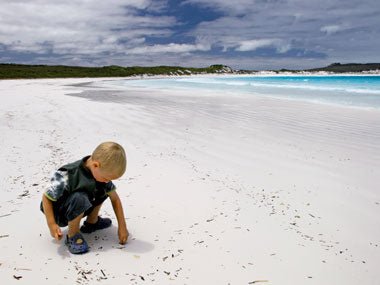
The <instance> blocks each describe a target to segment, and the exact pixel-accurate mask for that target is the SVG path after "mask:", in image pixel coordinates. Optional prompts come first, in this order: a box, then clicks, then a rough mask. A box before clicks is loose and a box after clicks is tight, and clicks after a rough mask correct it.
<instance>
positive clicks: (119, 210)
mask: <svg viewBox="0 0 380 285" xmlns="http://www.w3.org/2000/svg"><path fill="white" fill-rule="evenodd" d="M109 197H110V199H111V203H112V207H113V210H114V212H115V215H116V218H117V223H118V225H119V229H118V235H119V242H120V244H125V243H126V242H127V239H128V236H129V233H128V230H127V224H126V223H125V218H124V211H123V206H122V204H121V200H120V198H119V195H118V194H117V192H116V191H112V192H111V193H109Z"/></svg>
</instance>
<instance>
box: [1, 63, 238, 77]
mask: <svg viewBox="0 0 380 285" xmlns="http://www.w3.org/2000/svg"><path fill="white" fill-rule="evenodd" d="M232 72H233V70H232V69H231V68H230V67H228V66H225V65H221V64H216V65H211V66H209V67H206V68H191V67H189V68H187V67H180V66H154V67H140V66H132V67H122V66H116V65H111V66H103V67H81V66H64V65H54V66H52V65H23V64H0V79H27V78H80V77H126V76H138V75H189V74H208V73H232Z"/></svg>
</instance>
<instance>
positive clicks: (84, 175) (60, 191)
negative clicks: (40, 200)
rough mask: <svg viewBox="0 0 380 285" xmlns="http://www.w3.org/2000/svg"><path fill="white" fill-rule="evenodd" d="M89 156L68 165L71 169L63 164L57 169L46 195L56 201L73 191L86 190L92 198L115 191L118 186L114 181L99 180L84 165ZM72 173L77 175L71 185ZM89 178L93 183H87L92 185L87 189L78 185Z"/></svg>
mask: <svg viewBox="0 0 380 285" xmlns="http://www.w3.org/2000/svg"><path fill="white" fill-rule="evenodd" d="M88 157H89V156H86V157H84V158H83V159H82V160H80V161H76V162H74V163H72V164H68V165H66V166H70V167H71V168H70V169H66V166H63V167H61V168H60V169H59V170H57V171H55V172H54V173H53V174H52V176H51V179H50V184H49V185H48V187H47V190H46V192H45V196H46V197H47V198H48V199H49V200H51V201H53V202H55V201H57V200H58V199H60V198H61V197H63V196H64V195H65V194H69V193H70V192H72V191H85V192H87V193H88V194H89V195H91V197H90V198H92V199H96V198H100V197H104V195H109V194H110V193H111V192H112V191H115V190H116V186H115V185H114V184H113V183H112V181H109V182H107V183H104V182H98V181H96V180H95V179H94V177H93V176H92V174H91V172H90V171H89V170H88V169H86V168H85V167H84V162H85V161H86V160H87V159H88ZM71 170H73V171H71ZM70 171H71V172H70ZM70 173H73V174H71V175H75V179H71V181H75V183H73V182H72V183H71V185H70V179H69V178H70V177H69V176H70ZM88 180H90V182H91V183H90V184H89V183H87V185H86V186H90V187H87V188H86V189H82V188H78V187H77V186H78V185H81V181H85V182H86V181H88ZM73 184H77V185H73ZM91 186H92V187H91Z"/></svg>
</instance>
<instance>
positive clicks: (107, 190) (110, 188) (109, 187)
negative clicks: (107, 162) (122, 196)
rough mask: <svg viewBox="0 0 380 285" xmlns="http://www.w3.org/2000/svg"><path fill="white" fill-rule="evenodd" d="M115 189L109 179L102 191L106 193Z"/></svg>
mask: <svg viewBox="0 0 380 285" xmlns="http://www.w3.org/2000/svg"><path fill="white" fill-rule="evenodd" d="M115 190H116V186H115V184H113V182H112V181H109V182H107V183H106V185H105V187H104V191H105V192H106V194H107V195H108V194H109V193H111V192H113V191H115Z"/></svg>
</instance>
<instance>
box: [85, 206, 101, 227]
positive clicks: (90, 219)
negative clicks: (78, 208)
mask: <svg viewBox="0 0 380 285" xmlns="http://www.w3.org/2000/svg"><path fill="white" fill-rule="evenodd" d="M102 205H103V203H102V204H100V205H97V206H96V207H94V208H93V209H92V211H91V212H90V213H88V215H87V219H86V222H87V223H89V224H95V223H96V222H97V221H98V216H99V211H100V208H101V207H102Z"/></svg>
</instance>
